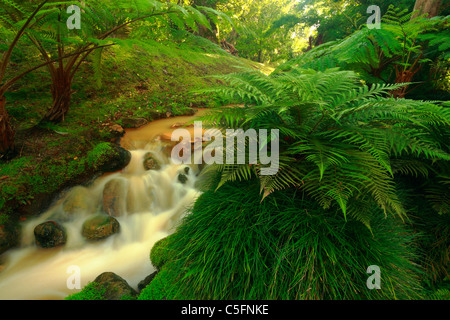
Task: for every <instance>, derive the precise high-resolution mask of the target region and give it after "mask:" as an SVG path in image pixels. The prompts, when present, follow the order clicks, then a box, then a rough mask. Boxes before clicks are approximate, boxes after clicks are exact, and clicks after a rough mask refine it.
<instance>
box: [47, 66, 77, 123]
mask: <svg viewBox="0 0 450 320" xmlns="http://www.w3.org/2000/svg"><path fill="white" fill-rule="evenodd" d="M56 74H57V75H58V76H57V78H56V79H55V80H54V81H53V83H52V97H53V104H52V107H51V108H50V109H49V110H48V111H47V113H46V114H45V116H44V118H43V119H42V120H41V122H53V123H58V122H62V121H64V118H65V116H66V114H67V112H68V111H69V107H70V101H71V98H72V81H71V77H70V75H69V74H65V73H61V72H56Z"/></svg>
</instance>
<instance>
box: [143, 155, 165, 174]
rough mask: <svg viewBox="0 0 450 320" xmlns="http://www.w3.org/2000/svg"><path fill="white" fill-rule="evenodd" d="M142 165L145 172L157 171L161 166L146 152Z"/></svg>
mask: <svg viewBox="0 0 450 320" xmlns="http://www.w3.org/2000/svg"><path fill="white" fill-rule="evenodd" d="M143 165H144V169H145V170H159V169H161V165H160V164H159V162H158V161H157V160H156V159H155V157H154V156H153V155H152V153H151V152H148V153H146V154H145V156H144V161H143Z"/></svg>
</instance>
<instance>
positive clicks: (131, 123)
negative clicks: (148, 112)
mask: <svg viewBox="0 0 450 320" xmlns="http://www.w3.org/2000/svg"><path fill="white" fill-rule="evenodd" d="M147 123H148V121H147V119H144V118H126V119H123V120H122V126H123V127H124V128H127V129H136V128H140V127H142V126H144V125H146V124H147Z"/></svg>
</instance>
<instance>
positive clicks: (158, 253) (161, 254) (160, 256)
mask: <svg viewBox="0 0 450 320" xmlns="http://www.w3.org/2000/svg"><path fill="white" fill-rule="evenodd" d="M170 239H171V236H168V237H165V238H162V239H161V240H159V241H157V242H156V243H155V244H154V245H153V248H152V249H151V251H150V261H151V263H152V265H153V266H154V267H155V268H156V270H158V271H160V270H161V268H162V267H163V266H164V265H165V264H166V263H167V262H169V261H170V260H171V258H172V257H173V252H172V251H171V250H170V249H168V244H169V243H170Z"/></svg>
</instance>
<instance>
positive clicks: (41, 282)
mask: <svg viewBox="0 0 450 320" xmlns="http://www.w3.org/2000/svg"><path fill="white" fill-rule="evenodd" d="M130 152H131V153H132V158H131V161H130V163H129V164H128V166H127V167H126V168H124V169H123V170H122V171H121V172H116V173H112V174H108V175H104V176H102V177H100V178H98V179H96V180H95V181H93V182H92V183H91V184H90V185H88V186H77V187H74V188H72V189H70V190H68V191H67V192H65V193H64V194H63V195H61V197H60V198H59V199H57V200H56V201H55V203H54V204H53V205H52V206H51V207H50V209H49V210H48V211H46V212H44V213H43V214H41V215H40V216H38V217H36V218H33V219H30V220H28V221H26V222H24V224H23V226H22V239H21V245H20V247H19V248H16V249H12V250H10V251H8V252H6V253H5V254H4V255H3V256H2V261H0V263H1V264H2V268H3V269H2V270H1V271H0V299H20V300H32V299H39V300H41V299H63V298H64V297H66V296H67V295H69V294H73V293H76V292H78V291H80V290H79V289H72V288H69V286H68V279H69V277H70V276H71V274H72V273H71V272H72V271H71V270H73V269H71V268H72V267H73V266H75V267H76V268H78V270H79V271H80V279H81V287H83V286H85V285H86V284H88V283H89V282H91V281H93V280H94V279H95V278H96V277H97V276H98V275H99V274H101V273H103V272H106V271H110V272H114V273H116V274H118V275H120V276H121V277H122V278H124V279H125V280H127V282H128V283H129V284H130V285H131V286H132V287H134V288H135V289H137V285H138V283H139V281H141V280H143V279H144V278H145V277H146V276H147V275H149V274H151V273H152V272H154V268H153V266H152V265H151V263H150V260H149V253H150V249H151V248H152V246H153V245H154V243H155V242H157V241H158V240H160V239H161V238H163V237H166V236H167V235H169V234H170V233H172V232H173V231H174V227H175V226H176V224H177V223H178V222H179V221H180V219H181V218H182V217H183V215H184V214H185V212H186V209H187V208H188V207H190V206H192V205H193V203H194V201H195V199H196V197H197V196H198V195H199V192H198V191H197V190H196V189H195V188H194V184H195V181H196V177H197V174H198V168H197V167H196V166H188V165H176V164H173V163H172V162H171V161H170V158H169V157H168V154H167V145H165V144H164V143H163V142H161V141H160V140H153V141H152V142H151V143H147V144H146V145H145V146H144V147H141V148H140V149H137V150H131V151H130ZM180 175H181V176H182V179H181V178H180ZM98 215H100V216H101V217H109V216H111V217H113V218H114V219H115V220H117V222H118V223H119V226H120V228H119V231H118V232H116V233H114V234H111V235H109V236H107V237H105V238H104V239H100V240H92V239H87V238H86V236H85V235H84V234H83V232H82V230H83V227H84V224H85V222H86V221H87V220H88V219H91V218H92V217H95V216H98ZM47 221H53V223H55V224H58V225H60V226H62V229H63V230H64V232H65V234H66V239H65V244H64V245H59V246H57V247H53V248H42V247H40V246H38V245H37V244H36V239H35V235H34V230H35V228H36V226H38V225H40V224H42V223H44V222H47Z"/></svg>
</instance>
